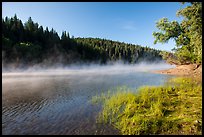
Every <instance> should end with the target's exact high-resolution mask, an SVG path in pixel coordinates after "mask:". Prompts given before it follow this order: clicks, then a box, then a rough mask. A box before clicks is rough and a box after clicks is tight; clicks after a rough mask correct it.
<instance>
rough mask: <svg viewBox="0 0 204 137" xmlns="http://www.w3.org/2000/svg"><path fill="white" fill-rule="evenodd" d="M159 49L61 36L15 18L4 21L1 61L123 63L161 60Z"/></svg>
mask: <svg viewBox="0 0 204 137" xmlns="http://www.w3.org/2000/svg"><path fill="white" fill-rule="evenodd" d="M159 53H160V51H159V50H155V49H151V48H148V47H142V46H139V45H133V44H127V43H124V42H118V41H112V40H106V39H99V38H74V37H72V38H70V36H69V33H68V32H66V31H64V32H63V33H62V35H61V37H59V35H58V33H57V32H56V31H55V30H54V29H53V28H52V29H51V30H49V29H48V27H46V28H45V29H44V28H43V26H39V24H38V23H35V22H33V20H32V19H31V17H30V18H29V19H28V21H27V22H25V23H24V24H23V23H22V21H21V20H20V19H18V18H17V16H16V15H14V17H11V18H8V17H5V19H2V61H3V63H4V64H6V63H13V62H14V63H16V64H24V65H25V64H26V65H32V64H38V63H43V62H45V63H47V65H52V64H56V63H61V64H64V65H66V64H70V63H75V62H86V63H90V62H97V63H101V64H105V63H107V62H109V61H112V62H114V61H117V60H121V61H124V62H125V63H138V62H141V61H150V62H152V61H160V60H161V59H162V57H161V55H160V54H159Z"/></svg>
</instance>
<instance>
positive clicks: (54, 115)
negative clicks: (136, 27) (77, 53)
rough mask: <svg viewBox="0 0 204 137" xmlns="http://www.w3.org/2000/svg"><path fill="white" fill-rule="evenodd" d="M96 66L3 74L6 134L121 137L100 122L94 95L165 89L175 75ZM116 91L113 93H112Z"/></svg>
mask: <svg viewBox="0 0 204 137" xmlns="http://www.w3.org/2000/svg"><path fill="white" fill-rule="evenodd" d="M170 67H171V66H169V65H167V66H165V67H163V68H162V67H159V66H154V67H152V66H151V65H150V67H148V66H147V67H145V68H144V67H142V66H139V67H138V66H137V67H135V66H131V67H127V66H126V67H121V66H117V65H116V66H112V67H106V66H97V67H95V66H94V67H93V66H90V67H80V68H77V67H72V68H71V69H67V68H63V69H50V70H42V71H39V70H38V71H31V70H30V71H25V72H15V73H14V72H3V73H2V134H4V135H5V134H38V135H41V134H46V135H47V134H52V135H55V134H57V135H61V134H63V135H76V134H77V135H80V134H83V135H85V134H89V135H94V134H100V135H108V134H119V132H118V131H117V130H116V129H114V128H113V127H111V126H110V125H104V124H99V123H96V117H97V115H98V113H99V112H100V110H101V106H100V105H96V104H92V103H91V99H92V97H93V96H96V95H100V94H101V93H105V92H107V91H108V90H110V89H114V88H116V87H118V86H124V85H125V86H127V87H129V88H132V89H136V88H138V87H140V86H143V85H161V84H163V83H164V82H165V81H166V79H168V78H169V77H172V76H168V75H162V74H154V73H150V72H149V71H150V70H155V69H156V68H157V69H164V68H170ZM113 91H114V90H113Z"/></svg>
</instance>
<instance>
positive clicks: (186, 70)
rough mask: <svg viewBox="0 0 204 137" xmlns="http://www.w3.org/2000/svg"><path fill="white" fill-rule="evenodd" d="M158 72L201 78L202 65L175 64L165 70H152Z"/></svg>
mask: <svg viewBox="0 0 204 137" xmlns="http://www.w3.org/2000/svg"><path fill="white" fill-rule="evenodd" d="M153 72H154V73H159V74H168V75H176V76H192V77H196V78H199V79H201V80H202V65H196V64H189V65H177V66H176V67H175V68H171V69H167V70H157V71H153Z"/></svg>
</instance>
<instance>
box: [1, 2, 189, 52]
mask: <svg viewBox="0 0 204 137" xmlns="http://www.w3.org/2000/svg"><path fill="white" fill-rule="evenodd" d="M184 7H185V5H182V4H181V3H178V2H3V3H2V17H3V18H4V17H6V16H8V17H13V16H14V14H17V16H18V18H20V19H21V20H22V22H23V23H24V22H26V21H27V20H28V18H29V17H32V19H33V21H34V22H38V24H39V25H42V26H43V28H45V27H48V28H49V30H50V29H51V28H53V29H54V30H56V31H57V32H58V34H59V36H61V33H62V31H68V32H69V33H70V36H74V37H93V38H96V37H98V38H105V39H111V40H116V41H120V42H126V43H132V44H138V45H141V46H148V47H151V48H156V49H161V50H167V51H170V50H171V49H172V48H173V47H174V45H175V43H174V41H173V40H170V41H169V42H168V43H167V44H156V45H154V44H153V42H154V37H153V36H152V33H153V32H154V31H158V30H157V28H156V21H158V20H159V19H161V18H163V17H166V18H168V19H169V20H170V21H173V20H177V21H179V22H180V21H181V20H182V18H181V17H177V16H176V12H177V11H178V10H179V9H181V8H184Z"/></svg>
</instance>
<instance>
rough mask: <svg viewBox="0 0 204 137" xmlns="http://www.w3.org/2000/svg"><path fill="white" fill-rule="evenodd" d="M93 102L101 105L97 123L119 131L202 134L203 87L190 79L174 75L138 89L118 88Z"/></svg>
mask: <svg viewBox="0 0 204 137" xmlns="http://www.w3.org/2000/svg"><path fill="white" fill-rule="evenodd" d="M92 101H99V102H102V104H103V108H102V112H101V113H100V114H99V116H98V122H101V123H109V124H111V125H113V126H114V127H116V128H117V129H119V130H120V131H121V134H126V135H138V134H139V135H141V134H185V135H188V134H202V86H201V83H197V82H196V81H193V80H192V79H191V78H181V77H179V78H173V79H170V80H169V81H168V82H167V83H166V84H165V85H164V86H157V87H156V86H143V87H140V88H139V89H138V90H137V92H133V91H131V90H130V89H128V88H124V87H123V88H118V92H116V93H114V94H110V92H109V93H108V94H106V95H105V94H103V95H102V96H95V97H93V100H92Z"/></svg>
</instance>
